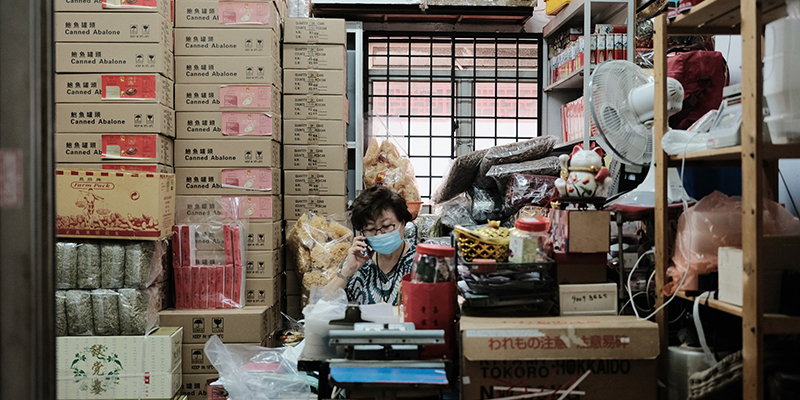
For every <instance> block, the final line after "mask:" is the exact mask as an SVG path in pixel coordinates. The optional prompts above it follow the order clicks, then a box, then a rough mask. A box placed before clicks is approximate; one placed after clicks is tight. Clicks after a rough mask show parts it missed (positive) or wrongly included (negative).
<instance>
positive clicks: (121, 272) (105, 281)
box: [100, 242, 125, 289]
mask: <svg viewBox="0 0 800 400" xmlns="http://www.w3.org/2000/svg"><path fill="white" fill-rule="evenodd" d="M100 269H101V270H102V273H101V276H100V278H101V279H100V282H101V285H100V286H101V287H103V288H105V289H119V288H122V287H125V246H124V245H122V244H121V243H119V242H106V243H102V244H100Z"/></svg>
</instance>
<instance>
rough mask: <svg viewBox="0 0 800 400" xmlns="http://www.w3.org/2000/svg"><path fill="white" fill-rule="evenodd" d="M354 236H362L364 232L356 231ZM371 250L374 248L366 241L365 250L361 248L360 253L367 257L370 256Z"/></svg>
mask: <svg viewBox="0 0 800 400" xmlns="http://www.w3.org/2000/svg"><path fill="white" fill-rule="evenodd" d="M356 236H364V232H361V231H356ZM364 237H366V236H364ZM373 251H375V250H372V247H369V243H367V250H362V251H361V255H362V256H364V257H367V258H372V252H373Z"/></svg>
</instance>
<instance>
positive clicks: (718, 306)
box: [676, 292, 742, 317]
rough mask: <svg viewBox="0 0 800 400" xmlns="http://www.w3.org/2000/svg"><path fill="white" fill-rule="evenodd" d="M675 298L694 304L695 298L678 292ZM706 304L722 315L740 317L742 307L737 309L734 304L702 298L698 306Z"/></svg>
mask: <svg viewBox="0 0 800 400" xmlns="http://www.w3.org/2000/svg"><path fill="white" fill-rule="evenodd" d="M676 297H680V298H682V299H684V300H689V301H691V302H694V299H695V298H696V297H695V296H687V295H686V292H678V295H677V296H676ZM706 302H708V303H706ZM706 304H708V306H709V307H711V308H713V309H715V310H719V311H722V312H724V313H728V314H731V315H735V316H737V317H741V316H742V307H739V306H737V305H735V304H731V303H726V302H724V301H719V300H716V299H713V298H710V299H706V298H705V297H704V298H703V299H701V300H700V305H706Z"/></svg>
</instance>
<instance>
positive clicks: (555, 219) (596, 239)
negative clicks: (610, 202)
mask: <svg viewBox="0 0 800 400" xmlns="http://www.w3.org/2000/svg"><path fill="white" fill-rule="evenodd" d="M550 221H551V224H552V236H553V242H554V244H555V248H556V250H558V251H561V252H565V253H605V252H608V249H609V247H610V244H609V237H610V234H611V232H610V230H611V228H610V226H611V213H609V212H608V211H565V210H553V212H552V213H550Z"/></svg>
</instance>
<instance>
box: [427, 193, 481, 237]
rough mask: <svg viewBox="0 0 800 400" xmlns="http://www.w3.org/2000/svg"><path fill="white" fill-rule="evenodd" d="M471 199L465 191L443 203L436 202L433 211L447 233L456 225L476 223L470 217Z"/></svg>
mask: <svg viewBox="0 0 800 400" xmlns="http://www.w3.org/2000/svg"><path fill="white" fill-rule="evenodd" d="M471 207H472V199H470V197H469V195H467V194H466V193H462V194H460V195H458V196H456V197H454V198H452V199H450V200H448V201H446V202H444V203H440V204H436V205H435V206H434V207H433V213H434V214H436V215H437V216H438V217H439V222H440V223H441V224H442V226H443V227H444V228H446V229H447V230H448V231H447V232H442V233H449V231H452V230H453V228H454V227H455V226H456V225H462V226H472V225H477V223H475V220H474V219H472V210H471Z"/></svg>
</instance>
